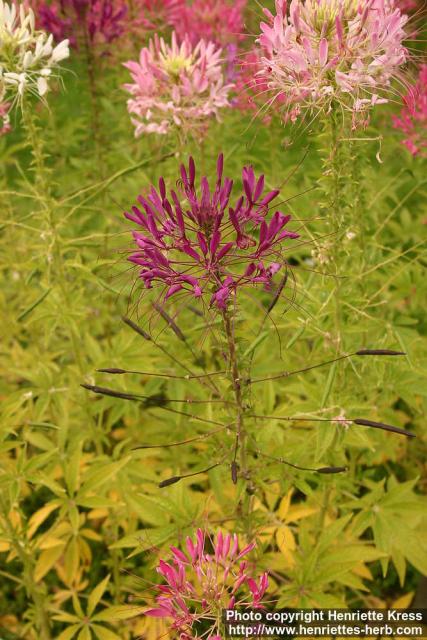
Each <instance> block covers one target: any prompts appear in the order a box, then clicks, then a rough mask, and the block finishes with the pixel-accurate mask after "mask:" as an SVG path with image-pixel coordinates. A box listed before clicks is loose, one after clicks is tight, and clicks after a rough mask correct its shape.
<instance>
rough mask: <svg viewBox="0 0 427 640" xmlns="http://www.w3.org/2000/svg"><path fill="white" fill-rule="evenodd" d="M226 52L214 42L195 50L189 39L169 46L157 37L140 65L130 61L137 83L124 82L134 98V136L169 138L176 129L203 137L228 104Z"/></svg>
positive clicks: (130, 104)
mask: <svg viewBox="0 0 427 640" xmlns="http://www.w3.org/2000/svg"><path fill="white" fill-rule="evenodd" d="M221 56H222V50H221V49H220V48H218V47H216V45H214V44H213V43H212V42H205V41H204V40H200V42H199V43H198V44H197V45H196V46H194V47H193V45H192V44H191V43H190V40H189V39H188V38H187V37H186V38H184V40H183V41H182V43H181V44H178V41H177V38H176V35H175V33H173V35H172V42H171V44H170V45H169V44H166V42H165V41H164V40H163V38H159V37H158V36H157V35H156V36H155V37H154V39H153V40H151V41H150V43H149V46H148V47H144V48H143V49H141V53H140V56H139V61H138V62H134V61H129V62H126V63H125V66H126V67H127V68H128V69H129V70H130V72H131V75H132V79H133V83H132V84H126V85H125V89H127V91H129V93H130V94H131V95H132V98H131V99H130V100H128V110H129V113H130V114H131V116H132V123H133V124H134V125H135V135H136V136H140V135H141V134H142V133H157V134H163V135H164V134H167V133H169V132H170V131H171V130H173V129H174V128H175V129H178V130H179V131H180V132H181V133H183V134H184V135H187V134H188V133H193V134H195V135H201V134H203V132H204V130H205V128H206V125H207V120H208V119H209V118H211V117H213V116H215V117H218V116H219V110H220V109H221V108H223V107H227V106H229V102H228V94H229V91H230V89H231V85H229V84H226V83H225V78H224V72H223V68H222V63H221Z"/></svg>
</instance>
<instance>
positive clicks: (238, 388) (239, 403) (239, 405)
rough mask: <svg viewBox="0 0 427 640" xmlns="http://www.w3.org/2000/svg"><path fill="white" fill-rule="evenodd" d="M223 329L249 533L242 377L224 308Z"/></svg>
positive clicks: (228, 319) (234, 461)
mask: <svg viewBox="0 0 427 640" xmlns="http://www.w3.org/2000/svg"><path fill="white" fill-rule="evenodd" d="M223 320H224V330H225V335H226V337H227V346H228V356H229V366H230V377H231V383H232V387H233V393H234V399H235V402H236V445H235V450H234V458H233V464H236V462H237V454H239V475H240V477H241V478H242V479H243V480H244V482H245V484H246V491H245V495H244V499H243V513H242V515H243V520H244V523H245V526H246V530H247V533H248V534H250V530H251V524H250V519H249V515H250V507H251V504H250V503H251V500H250V495H249V493H248V491H247V488H248V486H247V483H248V481H249V480H250V472H249V467H248V461H247V451H246V447H247V434H246V429H245V407H244V401H243V393H242V384H243V381H242V378H241V375H240V369H239V360H238V355H237V348H236V340H235V334H234V328H233V324H232V319H231V316H230V313H229V311H228V310H227V309H226V310H225V311H224V312H223Z"/></svg>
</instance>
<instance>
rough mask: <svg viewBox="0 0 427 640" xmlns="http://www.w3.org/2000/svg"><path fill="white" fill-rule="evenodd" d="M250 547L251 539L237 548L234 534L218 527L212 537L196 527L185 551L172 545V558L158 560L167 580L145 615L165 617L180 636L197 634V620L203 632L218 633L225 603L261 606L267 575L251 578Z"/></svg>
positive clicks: (216, 635) (188, 637)
mask: <svg viewBox="0 0 427 640" xmlns="http://www.w3.org/2000/svg"><path fill="white" fill-rule="evenodd" d="M208 546H212V551H211V552H210V551H207V547H208ZM254 548H255V543H251V544H249V545H248V546H246V547H245V548H244V549H242V550H241V551H240V550H239V544H238V539H237V535H236V534H234V535H231V534H229V533H228V534H226V535H223V534H222V533H221V532H219V533H218V534H217V536H216V538H215V539H213V540H211V539H210V538H209V537H208V536H207V534H206V533H205V532H203V531H202V530H201V529H198V531H197V534H196V540H195V542H193V540H192V539H191V538H189V537H188V538H187V540H186V551H185V552H184V551H182V550H181V549H177V548H176V547H171V552H172V560H171V561H170V562H165V561H164V560H160V563H159V565H158V567H157V572H158V573H159V574H160V575H161V576H162V577H163V578H164V580H165V581H166V584H162V585H159V586H158V587H157V591H158V595H157V597H156V607H155V608H153V609H150V610H149V611H147V612H146V615H148V616H153V617H158V618H170V619H171V620H172V621H173V622H172V629H174V630H175V631H176V632H177V634H179V637H180V638H181V640H193V639H194V638H198V637H201V634H199V631H200V629H198V626H201V625H203V637H205V636H206V637H207V638H211V640H213V639H214V638H217V639H219V638H221V615H222V611H223V610H224V609H234V608H235V607H239V608H246V607H247V608H252V609H259V608H262V598H263V597H264V594H265V592H266V589H267V587H268V575H267V573H263V574H262V575H261V576H260V577H259V579H258V580H255V579H254V578H253V577H252V576H251V572H250V566H249V563H248V562H247V561H246V560H244V558H245V557H246V556H247V555H248V554H249V553H250V552H251V551H252V550H253V549H254ZM206 625H209V626H208V628H206Z"/></svg>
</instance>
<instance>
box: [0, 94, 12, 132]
mask: <svg viewBox="0 0 427 640" xmlns="http://www.w3.org/2000/svg"><path fill="white" fill-rule="evenodd" d="M10 106H11V105H10V103H9V102H0V136H2V135H4V134H5V133H9V131H11V129H12V127H11V126H10V120H9V109H10Z"/></svg>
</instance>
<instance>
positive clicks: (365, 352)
mask: <svg viewBox="0 0 427 640" xmlns="http://www.w3.org/2000/svg"><path fill="white" fill-rule="evenodd" d="M356 355H357V356H405V355H406V353H405V352H404V351H391V350H390V349H360V351H356Z"/></svg>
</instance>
